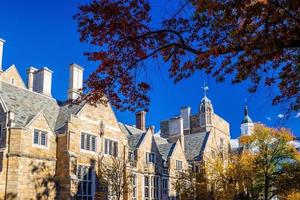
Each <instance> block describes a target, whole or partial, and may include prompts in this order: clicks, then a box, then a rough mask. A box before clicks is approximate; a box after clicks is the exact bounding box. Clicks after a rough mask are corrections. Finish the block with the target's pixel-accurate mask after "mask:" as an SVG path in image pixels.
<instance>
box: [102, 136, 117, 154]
mask: <svg viewBox="0 0 300 200" xmlns="http://www.w3.org/2000/svg"><path fill="white" fill-rule="evenodd" d="M106 141H109V145H108V152H106V145H105V143H106ZM111 142H112V143H114V144H116V147H117V152H115V149H114V148H113V149H112V150H110V147H111V145H110V144H111ZM119 149H120V148H119V142H118V141H117V140H114V139H111V138H104V140H103V154H104V155H105V156H113V157H119ZM110 151H112V154H110ZM114 152H115V153H116V154H115V153H114Z"/></svg>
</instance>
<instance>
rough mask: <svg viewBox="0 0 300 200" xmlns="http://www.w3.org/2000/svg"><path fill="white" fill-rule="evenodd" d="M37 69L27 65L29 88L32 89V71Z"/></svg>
mask: <svg viewBox="0 0 300 200" xmlns="http://www.w3.org/2000/svg"><path fill="white" fill-rule="evenodd" d="M36 71H38V70H37V69H36V68H34V67H29V68H28V69H27V87H28V89H29V90H33V80H34V73H35V72H36Z"/></svg>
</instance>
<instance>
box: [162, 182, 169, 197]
mask: <svg viewBox="0 0 300 200" xmlns="http://www.w3.org/2000/svg"><path fill="white" fill-rule="evenodd" d="M161 182H162V187H161V188H162V197H163V199H164V197H168V196H169V179H168V178H162V179H161Z"/></svg>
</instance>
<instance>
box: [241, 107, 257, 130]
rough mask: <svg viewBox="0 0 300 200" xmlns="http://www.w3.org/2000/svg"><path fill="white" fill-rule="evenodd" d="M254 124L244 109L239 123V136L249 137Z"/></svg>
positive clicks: (246, 109) (246, 108)
mask: <svg viewBox="0 0 300 200" xmlns="http://www.w3.org/2000/svg"><path fill="white" fill-rule="evenodd" d="M253 129H254V123H253V122H252V120H251V118H250V117H249V111H248V107H247V106H245V108H244V117H243V120H242V123H241V135H251V134H252V133H253Z"/></svg>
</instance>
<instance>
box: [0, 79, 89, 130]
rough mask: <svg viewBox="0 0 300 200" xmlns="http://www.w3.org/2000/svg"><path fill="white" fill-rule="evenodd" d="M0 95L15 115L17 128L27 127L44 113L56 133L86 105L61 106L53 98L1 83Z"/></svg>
mask: <svg viewBox="0 0 300 200" xmlns="http://www.w3.org/2000/svg"><path fill="white" fill-rule="evenodd" d="M0 95H1V97H2V99H3V101H4V103H5V105H6V106H7V108H8V110H9V111H12V112H14V114H15V126H16V127H24V126H26V125H27V124H28V123H29V122H30V121H31V120H32V119H33V118H34V117H35V116H36V115H37V114H38V113H39V112H42V113H43V114H44V116H45V118H46V120H47V122H48V123H49V126H50V128H51V129H52V130H53V131H56V130H58V129H60V128H62V127H63V126H64V124H65V123H66V122H67V120H68V119H69V117H70V115H71V114H76V113H77V112H78V111H79V110H80V109H81V108H82V107H83V105H84V103H82V104H80V105H75V104H70V103H69V104H63V105H62V106H60V104H59V103H58V102H57V101H56V100H55V99H54V98H52V97H48V96H46V95H43V94H40V93H37V92H33V91H30V90H27V89H24V88H20V87H16V86H14V85H11V84H8V83H5V82H0Z"/></svg>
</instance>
